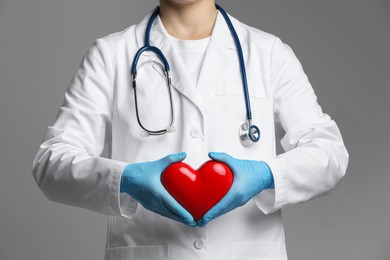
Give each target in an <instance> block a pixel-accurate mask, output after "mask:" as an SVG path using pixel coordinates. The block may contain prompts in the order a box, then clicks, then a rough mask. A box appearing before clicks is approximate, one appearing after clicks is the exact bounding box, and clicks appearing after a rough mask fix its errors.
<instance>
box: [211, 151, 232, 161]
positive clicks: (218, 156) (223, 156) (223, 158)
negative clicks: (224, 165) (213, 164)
mask: <svg viewBox="0 0 390 260" xmlns="http://www.w3.org/2000/svg"><path fill="white" fill-rule="evenodd" d="M209 157H210V158H211V159H213V160H215V161H220V162H226V161H227V160H228V155H227V154H226V153H218V152H209Z"/></svg>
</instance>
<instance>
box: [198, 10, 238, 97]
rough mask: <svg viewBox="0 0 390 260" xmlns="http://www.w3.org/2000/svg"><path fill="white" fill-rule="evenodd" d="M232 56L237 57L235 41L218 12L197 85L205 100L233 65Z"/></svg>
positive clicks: (212, 93) (213, 92)
mask: <svg viewBox="0 0 390 260" xmlns="http://www.w3.org/2000/svg"><path fill="white" fill-rule="evenodd" d="M235 27H237V26H235ZM232 58H235V59H237V54H236V47H235V43H234V40H233V38H232V36H231V33H230V31H229V27H228V26H227V24H226V22H225V19H224V18H223V16H222V14H221V13H219V12H218V16H217V19H216V21H215V25H214V28H213V32H212V35H211V39H210V42H209V44H208V47H207V50H206V54H205V57H204V60H203V64H202V68H201V71H200V73H199V77H198V83H197V86H196V88H197V89H198V91H199V93H200V95H201V96H202V100H203V101H206V100H207V98H209V97H210V96H212V95H214V94H215V91H216V89H217V87H218V86H219V85H220V84H221V83H222V82H223V79H224V78H225V77H226V74H227V72H228V71H229V68H230V67H231V65H232V62H230V61H231V59H232Z"/></svg>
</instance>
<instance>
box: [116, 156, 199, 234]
mask: <svg viewBox="0 0 390 260" xmlns="http://www.w3.org/2000/svg"><path fill="white" fill-rule="evenodd" d="M186 156H187V154H186V153H184V152H183V153H178V154H170V155H167V156H165V157H164V158H162V159H160V160H157V161H152V162H143V163H134V164H128V165H126V167H125V169H124V170H123V173H122V177H121V184H120V192H126V193H128V194H129V195H130V196H131V197H133V198H134V199H135V200H137V201H138V202H139V203H141V205H142V206H144V208H146V209H148V210H150V211H153V212H155V213H157V214H160V215H162V216H164V217H167V218H170V219H173V220H176V221H179V222H181V223H184V224H186V225H188V226H193V227H194V226H196V222H195V221H194V218H193V217H192V215H191V214H190V213H189V212H188V211H187V210H185V209H184V208H183V207H182V206H181V205H180V204H179V203H178V202H177V201H176V200H175V199H174V198H173V197H172V196H171V195H170V194H169V193H168V191H167V190H166V189H165V188H164V186H163V185H162V183H161V173H162V172H163V171H164V170H165V169H166V168H167V167H168V166H169V165H171V164H172V163H175V162H180V161H182V160H184V158H185V157H186Z"/></svg>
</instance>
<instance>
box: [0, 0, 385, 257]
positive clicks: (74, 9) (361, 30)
mask: <svg viewBox="0 0 390 260" xmlns="http://www.w3.org/2000/svg"><path fill="white" fill-rule="evenodd" d="M219 3H220V4H221V5H222V6H224V7H225V9H226V10H227V11H228V12H230V13H231V14H233V15H234V16H236V17H237V18H239V19H240V20H241V21H243V22H245V23H247V24H250V25H252V26H254V27H257V28H260V29H262V30H264V31H268V32H271V33H273V34H275V35H277V36H279V37H281V38H282V40H283V41H284V42H286V43H288V44H289V45H290V46H291V47H292V48H293V50H294V51H295V53H296V55H297V56H298V58H299V59H300V61H301V63H302V64H303V67H304V69H305V71H306V73H307V74H308V76H309V79H310V81H311V83H312V85H313V87H314V89H315V91H316V93H317V95H318V98H319V103H320V104H321V106H322V107H323V110H324V111H325V112H326V113H328V114H329V115H330V116H332V117H333V118H334V119H335V120H336V122H337V123H338V125H339V127H340V130H341V132H342V134H343V137H344V140H345V143H346V146H347V149H348V150H349V152H350V164H349V168H348V172H347V175H346V177H345V178H344V179H343V181H342V182H341V184H340V185H339V187H338V188H337V190H336V191H335V192H334V193H332V194H331V195H328V196H325V197H321V198H318V199H315V200H312V201H309V202H306V203H303V204H300V205H297V206H293V207H288V208H286V209H285V210H284V211H283V213H284V223H285V229H286V239H287V250H288V253H289V259H290V260H306V259H307V260H309V259H310V260H311V259H316V260H322V259H323V260H329V259H333V260H338V259H343V260H346V259H351V260H352V259H353V260H355V259H370V260H389V259H390V247H389V242H390V223H389V216H390V189H389V188H388V185H389V184H390V175H389V172H388V171H389V170H388V169H389V168H388V166H387V163H389V159H390V157H389V154H388V147H389V146H390V142H389V138H388V133H389V132H390V131H389V130H390V119H389V113H390V107H389V100H388V99H389V97H390V95H389V75H390V62H389V60H390V1H389V0H370V1H363V0H327V1H313V0H300V1H298V0H289V1H281V0H268V1H258V0H251V1H249V0H247V1H233V0H230V1H227V0H226V1H220V2H219ZM156 4H157V1H130V0H114V1H107V0H105V1H103V0H81V1H80V0H67V1H60V0H1V1H0V166H1V172H0V259H2V260H11V259H17V260H21V259H53V260H60V259H64V260H65V259H66V260H69V259H103V256H104V243H105V236H106V217H105V216H103V215H99V214H97V213H94V212H90V211H88V210H85V209H79V208H74V207H70V206H66V205H61V204H57V203H54V202H50V201H48V200H47V199H46V198H45V197H44V195H43V194H42V193H41V192H40V190H39V189H38V187H37V185H36V184H35V181H34V180H33V178H32V175H31V162H32V159H33V156H34V154H35V152H36V150H37V148H38V146H39V144H40V142H41V139H42V138H43V135H44V132H45V130H46V127H47V126H48V125H51V124H52V123H53V121H54V119H55V116H56V114H57V111H58V108H59V106H60V105H61V103H62V101H63V97H64V92H65V90H66V88H67V85H68V84H69V82H70V80H71V78H72V77H73V75H74V73H75V71H76V69H77V68H78V66H79V65H80V62H81V58H82V56H83V55H84V53H85V52H86V50H87V49H88V48H89V46H90V45H91V44H92V42H93V40H94V39H96V38H99V37H102V36H104V35H107V34H109V33H112V32H116V31H120V30H123V29H124V28H126V27H128V26H129V25H131V24H134V23H137V22H139V21H140V20H141V18H142V17H143V16H144V14H146V13H147V12H148V11H149V10H150V9H152V8H153V7H154V6H155V5H156Z"/></svg>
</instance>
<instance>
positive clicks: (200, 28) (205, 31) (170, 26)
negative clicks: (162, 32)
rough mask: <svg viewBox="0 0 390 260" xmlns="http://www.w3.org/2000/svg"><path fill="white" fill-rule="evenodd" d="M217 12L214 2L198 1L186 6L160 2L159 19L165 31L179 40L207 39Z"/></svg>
mask: <svg viewBox="0 0 390 260" xmlns="http://www.w3.org/2000/svg"><path fill="white" fill-rule="evenodd" d="M217 14H218V11H217V9H216V8H215V3H214V1H206V0H205V1H199V2H196V3H194V4H188V5H180V6H178V5H174V4H171V3H168V1H160V18H161V22H162V23H163V25H164V27H165V29H166V31H167V32H168V33H169V34H170V35H171V36H173V37H175V38H177V39H181V40H197V39H202V38H206V37H209V36H210V35H211V32H212V31H213V27H214V23H215V20H216V17H217Z"/></svg>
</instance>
